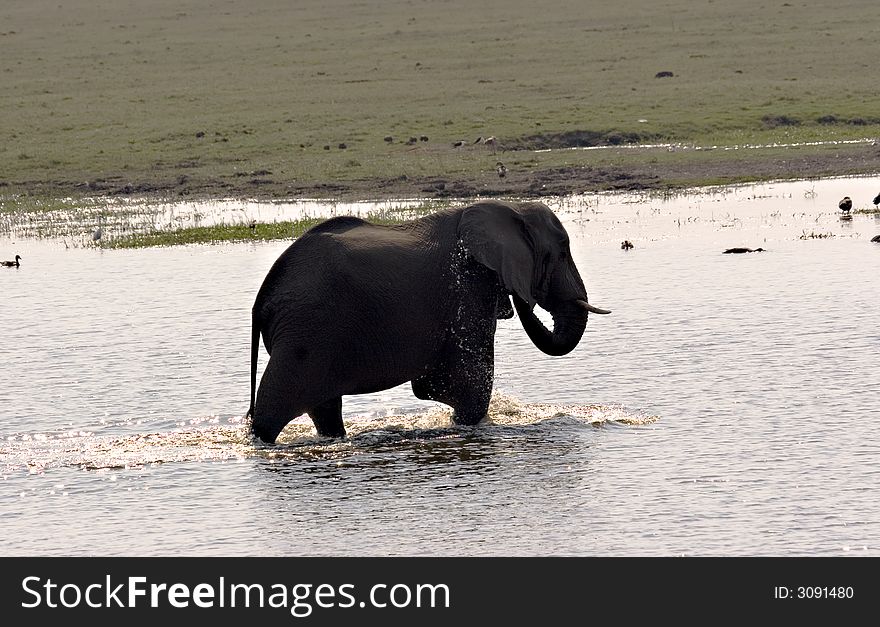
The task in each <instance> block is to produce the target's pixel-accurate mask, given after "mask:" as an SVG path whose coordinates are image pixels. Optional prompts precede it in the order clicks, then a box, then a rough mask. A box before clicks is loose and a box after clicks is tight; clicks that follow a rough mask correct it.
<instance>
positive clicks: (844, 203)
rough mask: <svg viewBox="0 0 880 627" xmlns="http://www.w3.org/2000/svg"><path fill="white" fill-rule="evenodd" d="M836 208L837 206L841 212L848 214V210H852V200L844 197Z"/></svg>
mask: <svg viewBox="0 0 880 627" xmlns="http://www.w3.org/2000/svg"><path fill="white" fill-rule="evenodd" d="M837 206H838V207H839V208H840V210H841V211H843V212H844V213H849V210H850V209H852V198H850V197H849V196H844V197H843V198H842V199H841V200H840V202H839V203H837Z"/></svg>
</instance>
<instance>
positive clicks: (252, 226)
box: [248, 220, 257, 235]
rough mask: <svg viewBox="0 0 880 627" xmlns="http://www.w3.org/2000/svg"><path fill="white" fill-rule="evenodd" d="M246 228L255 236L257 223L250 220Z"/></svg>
mask: <svg viewBox="0 0 880 627" xmlns="http://www.w3.org/2000/svg"><path fill="white" fill-rule="evenodd" d="M248 228H249V229H250V230H251V235H256V233H257V221H256V220H251V221H250V223H249V224H248Z"/></svg>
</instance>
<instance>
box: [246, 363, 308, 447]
mask: <svg viewBox="0 0 880 627" xmlns="http://www.w3.org/2000/svg"><path fill="white" fill-rule="evenodd" d="M301 396H302V394H301V393H299V392H298V391H297V390H296V388H295V385H294V382H293V381H292V378H291V376H290V369H289V368H288V367H287V366H286V364H285V362H284V360H283V359H281V358H280V357H278V356H272V357H270V358H269V363H268V364H267V365H266V371H265V372H264V373H263V378H262V379H261V380H260V387H259V389H258V390H257V399H256V404H255V406H254V414H253V416H252V417H251V418H252V422H251V429H252V431H253V434H254V435H255V436H257V437H258V438H260V439H261V440H263V442H268V443H269V444H273V443H274V442H275V440H276V439H277V438H278V434H279V433H281V431H282V429H284V427H286V426H287V423H289V422H290V421H291V420H293V419H294V418H296V417H297V416H300V415H302V414H304V413H305V412H306V409H307V407H308V405H307V404H306V403H304V402H303V399H302V398H301ZM304 405H305V406H304Z"/></svg>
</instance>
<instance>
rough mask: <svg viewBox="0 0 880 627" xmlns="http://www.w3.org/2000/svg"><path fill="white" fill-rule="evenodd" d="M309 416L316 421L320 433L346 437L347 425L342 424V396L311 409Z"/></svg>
mask: <svg viewBox="0 0 880 627" xmlns="http://www.w3.org/2000/svg"><path fill="white" fill-rule="evenodd" d="M309 417H310V418H311V419H312V422H314V423H315V429H316V430H317V431H318V435H320V436H323V437H325V438H344V437H345V425H343V424H342V397H341V396H337V397H336V398H331V399H330V400H329V401H326V402H324V403H321V404H320V405H318V406H317V407H315V408H313V409H310V410H309Z"/></svg>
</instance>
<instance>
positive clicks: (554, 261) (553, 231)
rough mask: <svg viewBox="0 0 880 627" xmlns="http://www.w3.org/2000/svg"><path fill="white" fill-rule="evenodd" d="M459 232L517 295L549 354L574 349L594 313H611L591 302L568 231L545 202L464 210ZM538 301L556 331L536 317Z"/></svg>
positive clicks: (530, 328) (526, 322)
mask: <svg viewBox="0 0 880 627" xmlns="http://www.w3.org/2000/svg"><path fill="white" fill-rule="evenodd" d="M459 235H460V238H461V241H462V243H463V245H464V247H465V249H466V250H467V252H468V254H469V255H470V256H471V257H472V258H473V259H475V260H476V261H478V262H479V263H481V264H483V265H484V266H486V267H487V268H489V269H491V270H493V271H494V272H495V273H496V274H497V275H498V278H499V280H500V281H501V284H502V285H503V286H504V288H505V289H507V290H508V291H509V292H510V293H511V294H512V295H513V303H514V305H515V306H516V310H517V312H518V313H519V316H520V320H521V321H522V325H523V328H524V329H525V330H526V333H527V334H528V336H529V338H530V339H531V340H532V342H534V344H535V346H537V347H538V348H539V349H540V350H541V351H543V352H545V353H547V354H548V355H565V354H566V353H568V352H570V351H572V350H574V348H575V346H577V344H578V342H579V341H580V339H581V336H583V334H584V329H585V328H586V325H587V316H588V313H589V312H593V313H599V314H606V313H610V312H608V311H606V310H604V309H599V308H598V307H594V306H593V305H590V304H589V302H588V301H587V291H586V289H585V288H584V282H583V281H582V280H581V277H580V274H579V273H578V270H577V267H576V266H575V264H574V260H573V259H572V257H571V251H570V250H569V240H568V234H567V233H566V232H565V229H564V228H563V226H562V223H560V221H559V219H558V218H557V217H556V215H555V214H554V213H553V212H552V211H551V210H550V208H549V207H547V206H546V205H544V204H542V203H523V204H507V203H500V202H485V203H479V204H476V205H473V206H472V207H469V208H467V209H465V211H464V213H463V214H462V217H461V222H460V224H459ZM535 304H538V305H540V306H541V308H543V309H545V310H546V311H548V312H550V314H552V316H553V331H552V332H550V331H549V330H547V328H546V327H545V326H544V325H543V324H542V323H541V321H540V320H538V318H537V316H535V313H534V311H533V309H534V306H535Z"/></svg>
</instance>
